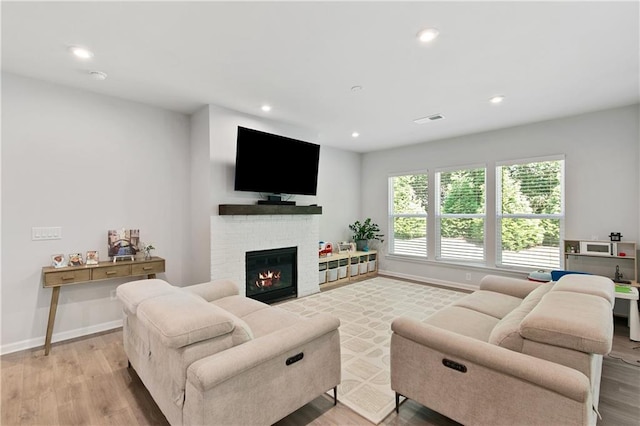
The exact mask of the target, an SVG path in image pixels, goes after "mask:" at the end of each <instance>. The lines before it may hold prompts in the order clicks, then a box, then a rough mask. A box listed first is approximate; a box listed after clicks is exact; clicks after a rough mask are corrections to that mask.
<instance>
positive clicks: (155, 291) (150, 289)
mask: <svg viewBox="0 0 640 426" xmlns="http://www.w3.org/2000/svg"><path fill="white" fill-rule="evenodd" d="M175 291H176V287H174V286H172V285H171V284H169V283H168V282H166V281H164V280H160V279H156V278H154V279H150V280H136V281H130V282H128V283H124V284H121V285H119V286H118V287H117V288H116V295H117V296H118V299H120V301H122V304H123V305H124V308H125V309H126V310H127V312H130V313H132V314H135V313H136V311H137V310H138V305H140V303H142V302H144V301H145V300H147V299H152V298H154V297H158V296H162V295H165V294H170V293H174V292H175Z"/></svg>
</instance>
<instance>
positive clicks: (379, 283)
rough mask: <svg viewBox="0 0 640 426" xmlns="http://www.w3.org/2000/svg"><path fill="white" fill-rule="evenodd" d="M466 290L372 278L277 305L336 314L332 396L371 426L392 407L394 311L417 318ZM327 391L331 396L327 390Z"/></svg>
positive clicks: (308, 313)
mask: <svg viewBox="0 0 640 426" xmlns="http://www.w3.org/2000/svg"><path fill="white" fill-rule="evenodd" d="M466 294H467V293H464V292H460V291H455V290H447V289H442V288H437V287H430V286H428V285H425V284H416V283H410V282H406V281H400V280H395V279H393V278H386V277H375V278H371V279H368V280H365V281H359V282H357V283H353V284H349V285H346V286H343V287H338V288H335V289H331V290H327V291H323V292H320V293H316V294H312V295H310V296H305V297H301V298H299V299H294V300H292V301H287V302H283V303H280V304H278V307H280V308H282V309H285V310H287V311H290V312H295V313H297V314H299V315H302V316H305V317H310V316H313V315H315V314H317V313H318V312H324V313H328V314H331V315H333V316H335V317H338V318H340V349H341V355H342V382H341V383H340V385H338V400H339V401H340V402H342V403H343V404H344V405H346V406H347V407H349V408H351V409H352V410H353V411H355V412H356V413H358V414H360V415H361V416H363V417H364V418H366V419H367V420H369V421H370V422H372V423H374V424H376V425H377V424H378V423H380V422H381V421H382V420H384V418H385V417H387V416H388V415H389V414H390V413H391V412H392V411H393V410H394V409H395V394H394V392H393V391H392V390H391V384H390V370H389V344H390V341H391V322H392V321H393V320H394V319H395V318H397V317H399V316H405V317H410V318H414V319H416V320H418V321H422V320H424V319H425V318H427V317H428V316H429V315H431V314H433V313H434V312H436V311H438V310H439V309H442V308H444V307H445V306H448V305H450V304H451V303H453V302H455V301H456V300H458V299H459V298H461V297H463V296H465V295H466ZM328 393H330V394H331V395H333V390H331V391H330V392H328Z"/></svg>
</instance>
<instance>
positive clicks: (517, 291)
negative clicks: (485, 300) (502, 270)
mask: <svg viewBox="0 0 640 426" xmlns="http://www.w3.org/2000/svg"><path fill="white" fill-rule="evenodd" d="M540 284H541V283H540V282H537V281H529V280H524V279H520V278H511V277H501V276H499V275H485V276H484V277H483V278H482V280H481V281H480V290H487V291H495V292H496V293H503V294H508V295H509V296H513V297H518V298H520V299H524V298H525V297H527V295H528V294H529V293H531V292H532V291H533V290H535V289H536V288H538V287H539V286H540Z"/></svg>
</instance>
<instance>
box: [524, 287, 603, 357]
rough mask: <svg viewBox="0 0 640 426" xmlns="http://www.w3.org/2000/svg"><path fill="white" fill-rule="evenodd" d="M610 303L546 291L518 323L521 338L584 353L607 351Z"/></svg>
mask: <svg viewBox="0 0 640 426" xmlns="http://www.w3.org/2000/svg"><path fill="white" fill-rule="evenodd" d="M611 316H612V312H611V305H610V304H609V302H608V301H607V300H605V299H604V298H602V297H593V296H592V295H589V294H582V293H573V292H567V291H549V293H547V294H545V295H544V296H543V298H542V300H541V301H540V303H538V305H537V306H536V307H535V308H534V309H533V310H532V311H531V312H530V313H529V314H528V315H527V316H526V317H525V318H524V319H523V320H522V322H521V323H520V334H521V335H522V337H524V338H525V339H530V340H534V341H536V342H540V343H547V344H550V345H555V346H560V347H564V348H569V349H575V350H577V351H581V352H586V353H597V354H603V355H604V354H607V353H609V352H610V351H611V343H612V340H613V321H611Z"/></svg>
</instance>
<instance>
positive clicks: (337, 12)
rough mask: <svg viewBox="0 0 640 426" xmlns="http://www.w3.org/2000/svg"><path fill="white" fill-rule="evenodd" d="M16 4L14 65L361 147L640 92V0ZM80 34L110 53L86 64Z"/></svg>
mask: <svg viewBox="0 0 640 426" xmlns="http://www.w3.org/2000/svg"><path fill="white" fill-rule="evenodd" d="M1 13H2V69H3V70H4V71H8V72H12V73H16V74H21V75H26V76H29V77H33V78H37V79H42V80H47V81H51V82H55V83H60V84H64V85H68V86H72V87H77V88H80V89H86V90H90V91H92V92H96V93H102V94H107V95H112V96H116V97H121V98H126V99H131V100H134V101H139V102H143V103H147V104H152V105H157V106H159V107H162V108H166V109H169V110H174V111H179V112H183V113H187V114H190V113H192V112H194V111H197V110H198V109H200V108H202V107H203V106H204V105H206V104H217V105H220V106H223V107H227V108H231V109H234V110H238V111H241V112H244V113H248V114H253V115H258V116H267V117H270V118H272V119H274V120H277V121H282V122H286V123H290V124H293V125H297V126H302V127H304V128H307V129H310V131H311V132H313V133H314V134H317V140H315V141H313V142H317V143H320V144H322V145H327V146H335V147H339V148H343V149H349V150H353V151H358V152H367V151H373V150H379V149H384V148H388V147H393V146H400V145H407V144H413V143H419V142H425V141H432V140H436V139H442V138H447V137H452V136H458V135H463V134H468V133H476V132H480V131H485V130H491V129H496V128H502V127H508V126H513V125H518V124H524V123H529V122H535V121H540V120H545V119H549V118H554V117H561V116H567V115H574V114H579V113H583V112H589V111H597V110H601V109H607V108H611V107H616V106H623V105H630V104H633V103H637V102H639V100H640V89H639V73H640V71H639V62H640V60H639V55H640V47H639V37H640V36H639V21H640V16H639V13H640V12H639V3H638V1H625V2H611V1H601V2H598V1H585V2H579V1H570V2H549V1H547V2H544V1H538V2H518V1H511V2H507V1H497V2H484V1H470V2H458V1H447V2H432V1H422V2H415V1H414V2H392V1H389V2H362V1H355V2H306V1H300V2H287V1H284V2H282V1H281V2H202V1H196V2H162V1H156V2H149V1H146V2H126V1H121V2H110V1H107V2H90V1H87V2H78V1H75V2H49V1H46V2H16V3H11V2H6V1H3V2H2V10H1ZM425 27H436V28H438V29H439V30H440V37H439V38H438V39H436V40H435V41H434V42H433V43H432V44H431V45H421V44H420V43H418V42H417V40H416V37H415V36H416V33H417V32H418V31H419V30H421V29H423V28H425ZM73 44H76V45H84V46H86V47H88V48H90V49H91V50H92V51H93V52H94V53H95V56H94V57H93V58H92V59H91V60H89V61H84V62H82V61H78V60H77V59H74V58H73V57H72V56H71V55H70V54H69V53H68V51H67V47H68V46H69V45H73ZM89 70H98V71H102V72H105V73H107V74H108V79H107V80H105V81H95V80H93V79H91V78H90V77H89V76H88V71H89ZM356 85H359V86H362V90H360V91H358V92H354V91H352V90H351V87H352V86H356ZM495 94H504V95H506V100H505V102H504V103H502V104H501V105H492V104H490V103H489V102H488V98H489V97H490V96H492V95H495ZM263 103H269V104H270V105H272V106H273V110H272V111H271V112H269V113H268V114H267V113H264V112H262V111H261V110H260V106H261V105H262V104H263ZM437 113H440V114H443V115H444V116H445V117H446V118H445V119H444V120H440V121H435V122H430V123H428V124H422V125H418V124H415V123H414V122H413V120H414V119H417V118H421V117H425V116H428V115H432V114H437ZM353 131H358V132H360V134H361V136H360V137H359V138H358V139H353V138H351V133H352V132H353Z"/></svg>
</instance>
